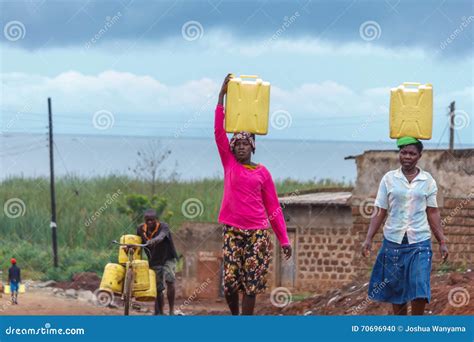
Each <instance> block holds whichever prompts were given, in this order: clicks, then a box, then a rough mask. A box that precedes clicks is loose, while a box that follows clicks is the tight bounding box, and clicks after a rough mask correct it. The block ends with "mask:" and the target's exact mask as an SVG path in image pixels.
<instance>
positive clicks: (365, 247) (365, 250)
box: [362, 240, 372, 257]
mask: <svg viewBox="0 0 474 342" xmlns="http://www.w3.org/2000/svg"><path fill="white" fill-rule="evenodd" d="M371 251H372V241H370V240H365V241H364V243H363V244H362V255H363V256H364V257H368V256H370V253H371Z"/></svg>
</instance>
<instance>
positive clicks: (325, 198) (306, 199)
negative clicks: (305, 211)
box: [279, 191, 352, 205]
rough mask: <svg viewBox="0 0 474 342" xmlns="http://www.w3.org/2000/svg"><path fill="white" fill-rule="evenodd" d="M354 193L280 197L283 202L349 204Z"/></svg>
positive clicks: (343, 192)
mask: <svg viewBox="0 0 474 342" xmlns="http://www.w3.org/2000/svg"><path fill="white" fill-rule="evenodd" d="M351 195H352V193H351V192H347V191H341V192H316V193H312V194H304V195H294V196H285V197H280V198H279V201H280V203H281V204H336V205H347V204H349V203H348V202H349V199H350V198H351Z"/></svg>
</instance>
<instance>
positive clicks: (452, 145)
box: [449, 101, 456, 152]
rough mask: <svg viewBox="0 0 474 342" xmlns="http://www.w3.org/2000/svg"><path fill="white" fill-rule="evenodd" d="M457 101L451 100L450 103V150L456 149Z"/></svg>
mask: <svg viewBox="0 0 474 342" xmlns="http://www.w3.org/2000/svg"><path fill="white" fill-rule="evenodd" d="M455 106H456V103H455V101H453V102H451V104H450V105H449V120H450V122H449V151H450V152H453V149H454V111H455V109H456V108H455Z"/></svg>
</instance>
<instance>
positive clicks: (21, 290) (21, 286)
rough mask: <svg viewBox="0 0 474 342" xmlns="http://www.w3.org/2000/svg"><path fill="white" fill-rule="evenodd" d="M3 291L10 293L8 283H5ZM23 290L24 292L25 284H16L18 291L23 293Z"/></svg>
mask: <svg viewBox="0 0 474 342" xmlns="http://www.w3.org/2000/svg"><path fill="white" fill-rule="evenodd" d="M3 292H4V293H5V294H10V293H11V289H10V285H5V287H4V288H3ZM25 292H26V286H25V284H20V286H18V293H25Z"/></svg>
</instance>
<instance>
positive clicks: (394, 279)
mask: <svg viewBox="0 0 474 342" xmlns="http://www.w3.org/2000/svg"><path fill="white" fill-rule="evenodd" d="M397 146H398V148H399V150H400V153H399V160H400V164H401V167H400V168H399V169H397V170H392V171H389V172H387V173H386V174H385V175H384V176H383V178H382V180H381V181H380V186H379V189H378V193H377V198H376V199H375V203H374V213H373V215H372V218H371V220H370V225H369V230H368V232H367V238H366V240H365V242H364V244H363V247H362V254H363V255H364V256H365V257H367V256H369V255H370V251H371V246H372V239H373V237H374V236H375V234H376V233H377V231H378V230H379V229H380V226H381V225H382V222H383V221H384V219H385V218H387V220H386V222H385V225H384V228H383V234H384V240H383V243H382V246H381V248H380V250H379V253H378V255H377V259H376V261H375V264H374V267H373V270H372V275H371V278H370V283H369V290H368V291H369V298H371V299H373V300H377V301H382V302H388V303H391V304H392V308H393V313H394V314H395V315H406V314H407V311H408V303H409V302H411V312H412V315H423V313H424V310H425V305H426V303H429V301H430V299H431V289H430V273H431V258H432V254H433V253H432V250H431V232H433V234H434V236H435V237H436V240H437V241H438V242H439V244H440V247H439V248H440V253H441V256H442V258H443V262H444V261H445V260H446V259H447V257H448V248H447V247H446V238H445V236H444V234H443V230H442V227H441V216H440V212H439V209H438V205H437V202H436V194H437V192H438V188H437V186H436V182H435V180H434V179H433V177H432V176H431V175H430V174H429V173H428V172H426V171H423V170H422V169H420V168H419V167H417V166H416V164H417V162H418V160H419V159H420V158H421V154H422V151H423V144H422V143H421V142H420V141H419V140H417V139H415V138H412V137H403V138H400V139H398V140H397Z"/></svg>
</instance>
